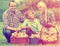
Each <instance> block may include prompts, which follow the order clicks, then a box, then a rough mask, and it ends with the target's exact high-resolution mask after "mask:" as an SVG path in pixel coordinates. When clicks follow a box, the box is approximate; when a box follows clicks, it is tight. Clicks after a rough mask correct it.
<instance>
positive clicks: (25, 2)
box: [0, 0, 60, 46]
mask: <svg viewBox="0 0 60 46" xmlns="http://www.w3.org/2000/svg"><path fill="white" fill-rule="evenodd" d="M39 1H44V2H45V3H46V5H47V8H48V10H49V11H51V12H52V13H54V15H55V19H56V22H57V23H58V24H57V25H58V28H59V30H60V0H15V2H16V3H17V9H18V10H20V11H21V12H22V13H24V12H25V10H26V9H33V10H35V11H36V10H37V7H36V5H37V3H38V2H39ZM9 2H10V0H0V45H1V46H20V45H13V44H7V43H5V42H6V40H5V37H4V36H3V34H2V27H3V24H2V16H3V12H4V11H5V10H6V9H7V8H8V4H9ZM35 14H37V12H35ZM59 38H60V37H59ZM21 46H24V45H21ZM26 46H29V45H26ZM30 46H35V45H30ZM36 46H42V45H41V44H40V45H36ZM45 46H60V39H59V43H58V44H55V45H54V44H48V45H45Z"/></svg>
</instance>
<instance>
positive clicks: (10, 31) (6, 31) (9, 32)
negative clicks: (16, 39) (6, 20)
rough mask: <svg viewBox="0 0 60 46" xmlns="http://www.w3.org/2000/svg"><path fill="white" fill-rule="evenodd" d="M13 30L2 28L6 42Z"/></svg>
mask: <svg viewBox="0 0 60 46" xmlns="http://www.w3.org/2000/svg"><path fill="white" fill-rule="evenodd" d="M13 32H14V31H13V30H6V29H3V35H4V36H5V37H6V39H7V42H8V43H10V37H11V34H12V33H13Z"/></svg>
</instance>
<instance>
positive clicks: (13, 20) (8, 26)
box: [3, 1, 21, 43]
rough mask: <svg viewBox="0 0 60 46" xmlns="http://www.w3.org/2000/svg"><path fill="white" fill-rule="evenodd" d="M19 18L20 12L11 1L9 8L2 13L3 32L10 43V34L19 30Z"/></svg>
mask: <svg viewBox="0 0 60 46" xmlns="http://www.w3.org/2000/svg"><path fill="white" fill-rule="evenodd" d="M20 19H21V14H20V13H18V12H17V11H16V3H15V2H14V1H11V2H10V3H9V9H8V10H7V11H5V12H4V14H3V22H4V28H3V34H4V36H5V37H6V39H7V42H8V43H10V37H11V34H12V33H13V32H15V31H18V30H20V28H19V22H20Z"/></svg>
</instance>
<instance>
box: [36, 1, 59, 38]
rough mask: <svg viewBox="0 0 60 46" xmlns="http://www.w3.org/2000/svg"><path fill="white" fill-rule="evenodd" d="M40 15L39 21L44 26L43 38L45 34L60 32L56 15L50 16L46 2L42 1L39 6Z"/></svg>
mask: <svg viewBox="0 0 60 46" xmlns="http://www.w3.org/2000/svg"><path fill="white" fill-rule="evenodd" d="M37 7H38V10H39V11H40V14H39V21H40V24H41V25H42V29H41V31H42V37H43V35H45V34H53V33H57V32H58V28H57V25H56V22H55V18H54V14H50V13H49V12H48V10H47V6H46V4H45V3H44V2H42V1H40V2H38V4H37Z"/></svg>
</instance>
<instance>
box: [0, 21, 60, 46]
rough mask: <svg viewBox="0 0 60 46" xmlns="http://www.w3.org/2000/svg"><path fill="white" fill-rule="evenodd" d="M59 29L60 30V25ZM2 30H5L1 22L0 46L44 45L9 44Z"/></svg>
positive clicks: (50, 45)
mask: <svg viewBox="0 0 60 46" xmlns="http://www.w3.org/2000/svg"><path fill="white" fill-rule="evenodd" d="M58 27H59V29H60V24H58ZM2 29H3V23H2V22H0V46H42V44H39V45H21V44H10V43H7V42H6V39H5V37H4V36H3V33H2ZM59 41H60V40H59ZM43 46H60V44H59V43H58V44H55V45H54V44H46V45H43Z"/></svg>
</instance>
